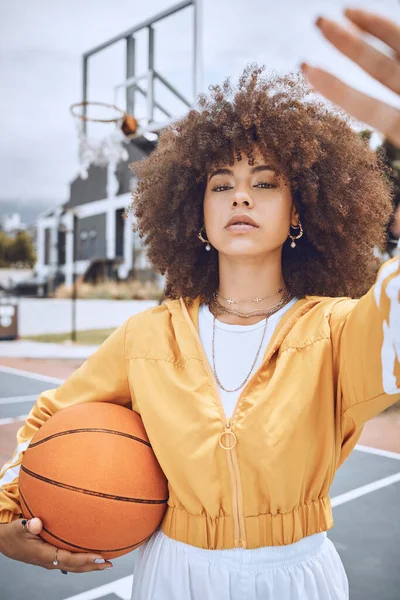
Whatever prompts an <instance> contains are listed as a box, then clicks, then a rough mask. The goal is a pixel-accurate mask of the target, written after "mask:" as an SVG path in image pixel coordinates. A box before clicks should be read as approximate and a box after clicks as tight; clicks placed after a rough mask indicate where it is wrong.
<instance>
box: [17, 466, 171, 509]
mask: <svg viewBox="0 0 400 600" xmlns="http://www.w3.org/2000/svg"><path fill="white" fill-rule="evenodd" d="M21 470H22V471H24V473H26V474H27V475H31V477H34V478H35V479H39V480H40V481H43V482H44V483H49V484H50V485H55V486H57V487H60V488H63V489H65V490H70V491H72V492H79V493H81V494H87V495H88V496H96V497H97V498H105V499H107V500H118V501H120V502H135V503H137V504H166V503H167V502H168V498H167V499H165V500H146V499H144V498H129V497H127V496H115V495H113V494H104V493H103V492H95V491H93V490H86V489H84V488H78V487H76V486H74V485H69V484H67V483H61V482H60V481H54V479H49V478H48V477H44V476H43V475H39V474H38V473H34V472H33V471H31V470H30V469H28V468H27V467H24V466H23V465H21Z"/></svg>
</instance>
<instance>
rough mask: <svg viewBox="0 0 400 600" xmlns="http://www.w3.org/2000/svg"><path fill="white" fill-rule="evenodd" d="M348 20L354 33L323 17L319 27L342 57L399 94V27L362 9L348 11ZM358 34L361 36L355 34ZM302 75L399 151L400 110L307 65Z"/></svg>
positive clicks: (318, 21)
mask: <svg viewBox="0 0 400 600" xmlns="http://www.w3.org/2000/svg"><path fill="white" fill-rule="evenodd" d="M344 14H345V16H346V17H347V19H349V21H351V23H352V24H353V25H355V26H356V27H355V28H353V29H352V30H351V31H350V30H348V29H346V28H345V27H343V26H342V25H339V24H338V23H336V22H335V21H331V20H329V19H325V18H322V17H320V18H319V19H318V20H317V22H316V25H317V26H318V27H319V29H320V31H321V32H322V34H323V36H324V37H325V39H327V40H328V41H329V42H330V43H331V44H332V45H333V46H335V48H337V49H338V50H339V51H340V52H341V53H342V54H344V55H345V56H347V57H348V58H350V59H351V60H352V61H353V62H355V63H356V64H357V65H359V66H360V67H361V68H362V69H364V71H366V72H367V73H369V75H371V76H372V77H374V78H375V79H376V80H377V81H379V82H380V83H382V84H383V85H385V86H386V87H387V88H389V89H390V90H392V91H393V92H395V93H397V94H400V27H399V25H397V24H396V23H394V22H392V21H390V20H389V19H387V18H385V17H382V16H379V15H376V14H373V13H370V12H367V11H365V10H360V9H347V10H345V12H344ZM357 30H359V31H360V34H358V33H357V32H356V31H357ZM362 33H368V34H370V35H373V36H375V37H376V38H378V39H379V40H381V41H382V42H384V43H385V44H386V45H387V46H388V47H389V48H390V49H391V50H392V52H391V56H387V55H386V54H384V53H382V52H380V51H379V50H377V49H376V48H374V47H373V46H371V45H370V44H368V43H367V42H366V41H365V40H364V39H363V38H362ZM301 69H302V72H303V73H304V75H305V76H306V77H307V79H308V80H309V82H310V83H311V85H312V86H313V87H314V88H315V89H316V90H317V91H318V92H320V93H321V94H322V95H323V96H325V97H326V98H327V99H328V100H330V101H331V102H333V103H334V104H336V105H338V106H340V107H341V108H342V109H344V110H345V111H346V112H348V113H349V114H350V115H352V116H353V117H355V118H356V119H359V120H360V121H362V122H364V123H367V124H369V125H371V127H373V128H374V129H376V130H378V131H380V132H381V133H383V134H384V136H385V137H386V138H387V139H388V140H390V141H391V142H392V144H394V145H395V146H397V147H398V148H400V110H398V109H397V108H394V107H393V106H390V105H389V104H386V103H385V102H381V101H379V100H376V99H375V98H371V97H370V96H368V95H367V94H364V93H362V92H360V91H358V90H355V89H354V88H352V87H351V86H349V85H347V84H345V83H344V82H343V81H341V80H340V79H338V78H337V77H335V76H334V75H332V74H330V73H328V72H327V71H324V70H323V69H320V68H317V67H312V66H311V65H309V64H307V63H303V64H302V66H301Z"/></svg>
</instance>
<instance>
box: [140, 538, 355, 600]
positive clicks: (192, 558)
mask: <svg viewBox="0 0 400 600" xmlns="http://www.w3.org/2000/svg"><path fill="white" fill-rule="evenodd" d="M348 598H349V587H348V581H347V576H346V573H345V570H344V567H343V564H342V561H341V559H340V556H339V554H338V552H337V550H336V548H335V546H334V545H333V543H332V542H331V540H330V539H329V538H328V537H327V534H326V532H323V533H317V534H315V535H311V536H309V537H306V538H304V539H302V540H300V541H299V542H296V543H295V544H290V545H288V546H271V547H264V548H257V549H255V550H246V549H243V548H235V549H232V550H203V549H202V548H196V547H194V546H189V545H187V544H183V543H182V542H177V541H175V540H173V539H171V538H169V537H167V536H166V535H165V534H164V533H163V532H162V531H161V530H158V531H157V532H156V533H155V534H154V535H153V536H152V537H151V538H150V539H149V540H148V541H147V542H146V543H145V544H143V545H142V546H141V547H140V548H139V549H138V551H137V558H136V562H135V571H134V578H133V595H132V598H131V600H348Z"/></svg>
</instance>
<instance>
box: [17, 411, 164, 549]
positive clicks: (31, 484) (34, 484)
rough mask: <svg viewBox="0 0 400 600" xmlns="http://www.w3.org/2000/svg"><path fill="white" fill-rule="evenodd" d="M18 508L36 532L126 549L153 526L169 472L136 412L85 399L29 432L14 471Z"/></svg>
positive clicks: (58, 540)
mask: <svg viewBox="0 0 400 600" xmlns="http://www.w3.org/2000/svg"><path fill="white" fill-rule="evenodd" d="M19 488H20V495H21V506H22V512H23V514H24V516H25V517H26V518H28V519H29V518H31V517H32V516H35V517H39V518H40V519H42V521H43V530H42V533H41V537H42V538H43V539H44V540H45V541H46V542H49V543H50V544H53V545H54V546H58V547H59V548H64V549H66V550H70V551H71V552H98V553H100V554H101V555H102V556H103V557H104V558H105V559H109V558H115V557H116V556H121V555H123V554H127V553H128V552H131V551H132V550H134V549H135V548H137V547H138V546H140V545H141V544H142V543H143V542H145V541H146V539H147V538H149V537H150V536H151V534H152V533H153V532H154V531H155V530H156V529H157V527H158V526H159V525H160V522H161V520H162V518H163V515H164V513H165V510H166V507H167V499H168V488H167V480H166V478H165V476H164V474H163V472H162V470H161V467H160V465H159V463H158V462H157V459H156V457H155V455H154V452H153V450H152V448H151V445H150V443H149V440H148V437H147V435H146V432H145V429H144V426H143V423H142V420H141V418H140V417H139V416H138V415H137V413H135V412H134V411H132V410H129V409H127V408H123V407H121V406H117V405H115V404H108V403H105V402H89V403H85V404H79V405H77V406H72V407H69V408H66V409H64V410H61V411H59V412H57V413H55V414H54V415H53V416H52V417H51V418H50V419H49V420H48V421H46V422H45V423H44V424H43V425H42V427H41V428H40V429H39V431H38V432H37V433H36V435H35V436H34V438H33V439H32V441H31V443H30V445H29V447H28V449H27V450H26V452H25V455H24V457H23V460H22V465H21V471H20V476H19Z"/></svg>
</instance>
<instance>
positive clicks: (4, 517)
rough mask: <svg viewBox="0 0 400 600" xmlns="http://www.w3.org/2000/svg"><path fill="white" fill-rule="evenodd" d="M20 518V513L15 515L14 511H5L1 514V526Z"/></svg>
mask: <svg viewBox="0 0 400 600" xmlns="http://www.w3.org/2000/svg"><path fill="white" fill-rule="evenodd" d="M19 518H20V513H18V514H15V513H14V512H13V511H12V510H3V511H1V512H0V524H1V523H11V521H16V520H17V519H19Z"/></svg>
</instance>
